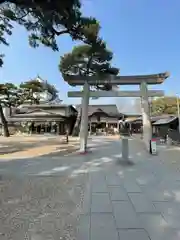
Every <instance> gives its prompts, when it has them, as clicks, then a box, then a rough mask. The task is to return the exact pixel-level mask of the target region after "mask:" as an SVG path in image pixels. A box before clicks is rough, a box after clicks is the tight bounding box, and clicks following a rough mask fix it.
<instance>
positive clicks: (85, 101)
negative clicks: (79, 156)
mask: <svg viewBox="0 0 180 240" xmlns="http://www.w3.org/2000/svg"><path fill="white" fill-rule="evenodd" d="M89 91H90V86H89V84H88V82H87V81H85V83H84V86H83V96H82V100H81V106H82V116H81V125H80V134H79V136H80V152H82V153H85V152H86V150H87V139H88V106H89Z"/></svg>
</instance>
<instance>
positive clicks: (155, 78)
mask: <svg viewBox="0 0 180 240" xmlns="http://www.w3.org/2000/svg"><path fill="white" fill-rule="evenodd" d="M169 76H170V74H169V73H168V72H164V73H159V74H152V75H134V76H115V77H114V76H112V75H105V74H104V75H102V76H98V77H97V76H86V77H85V76H80V75H65V76H63V77H64V80H65V81H66V82H68V84H69V85H71V86H77V85H78V86H81V85H84V82H85V80H87V81H88V83H89V84H90V85H101V84H102V85H103V84H105V83H111V84H112V85H139V84H141V83H142V82H146V83H147V84H150V85H153V84H161V83H163V82H164V80H165V79H166V78H168V77H169ZM97 78H98V79H97Z"/></svg>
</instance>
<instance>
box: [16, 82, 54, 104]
mask: <svg viewBox="0 0 180 240" xmlns="http://www.w3.org/2000/svg"><path fill="white" fill-rule="evenodd" d="M20 89H21V90H22V92H23V96H24V102H30V104H39V103H40V100H41V96H40V93H42V92H47V93H49V94H50V96H51V98H50V99H48V101H49V102H50V101H53V100H55V99H56V98H57V96H58V91H57V89H56V88H55V86H54V85H51V84H50V83H48V82H47V81H45V82H40V81H38V80H37V79H34V80H29V81H26V82H24V83H21V84H20Z"/></svg>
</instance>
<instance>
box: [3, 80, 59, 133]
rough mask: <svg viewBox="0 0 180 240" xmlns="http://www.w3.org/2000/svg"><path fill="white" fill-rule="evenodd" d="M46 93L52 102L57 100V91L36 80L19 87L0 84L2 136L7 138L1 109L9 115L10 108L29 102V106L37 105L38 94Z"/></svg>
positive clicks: (6, 126) (47, 84) (46, 83)
mask: <svg viewBox="0 0 180 240" xmlns="http://www.w3.org/2000/svg"><path fill="white" fill-rule="evenodd" d="M44 91H47V92H48V93H49V94H50V96H51V98H50V99H49V101H53V100H54V99H56V98H57V94H58V91H57V89H56V88H55V87H54V86H53V85H51V84H50V83H48V82H47V81H46V82H45V83H42V82H39V81H37V80H30V81H27V82H24V83H21V84H20V86H19V87H17V86H15V85H14V84H12V83H4V84H0V122H1V123H2V129H3V134H4V136H5V137H9V130H8V122H7V119H6V117H5V115H4V111H3V108H8V109H9V111H10V115H11V114H12V107H18V106H19V105H21V104H23V103H25V102H26V103H27V102H30V104H39V103H40V96H39V94H38V93H42V92H44Z"/></svg>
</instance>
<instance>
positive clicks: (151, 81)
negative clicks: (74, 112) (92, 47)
mask: <svg viewBox="0 0 180 240" xmlns="http://www.w3.org/2000/svg"><path fill="white" fill-rule="evenodd" d="M168 77H169V73H168V72H165V73H159V74H152V75H136V76H113V75H103V76H76V75H66V76H64V80H65V81H66V82H68V84H69V85H71V86H83V91H79V92H78V91H76V92H74V91H71V92H68V97H82V102H81V106H82V116H81V126H80V152H86V148H87V138H88V105H89V98H90V97H141V99H142V101H141V102H142V104H141V108H142V119H143V139H144V142H145V145H146V147H147V149H148V151H149V142H150V140H151V137H152V129H151V120H150V109H149V102H148V97H155V96H163V95H164V92H163V91H161V90H149V91H148V87H147V85H155V84H161V83H163V82H164V80H165V79H166V78H168ZM97 78H98V80H97ZM107 83H110V84H111V85H139V86H140V91H90V86H96V85H104V84H107Z"/></svg>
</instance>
